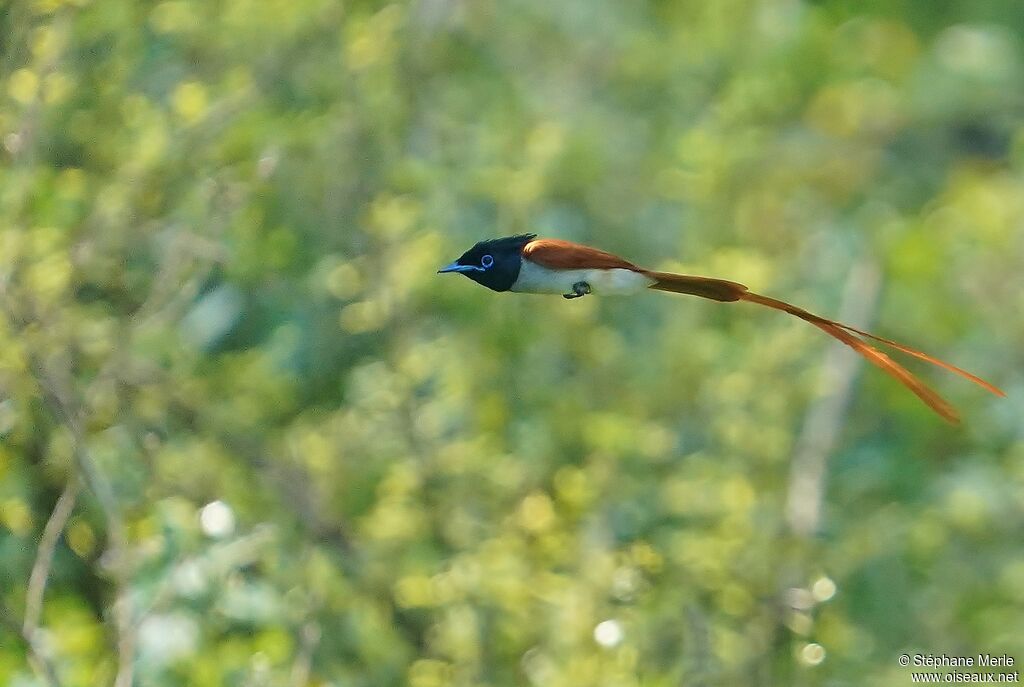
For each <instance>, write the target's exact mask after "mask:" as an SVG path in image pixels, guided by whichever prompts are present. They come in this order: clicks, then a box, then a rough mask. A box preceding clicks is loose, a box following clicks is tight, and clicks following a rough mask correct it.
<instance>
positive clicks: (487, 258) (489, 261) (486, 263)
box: [480, 255, 494, 269]
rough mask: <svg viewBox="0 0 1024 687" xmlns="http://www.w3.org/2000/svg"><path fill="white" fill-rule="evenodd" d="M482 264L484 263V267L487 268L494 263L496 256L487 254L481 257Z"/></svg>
mask: <svg viewBox="0 0 1024 687" xmlns="http://www.w3.org/2000/svg"><path fill="white" fill-rule="evenodd" d="M480 264H481V265H483V268H484V269H487V268H488V267H490V266H491V265H493V264H494V258H493V257H491V256H490V255H485V256H483V257H482V258H480Z"/></svg>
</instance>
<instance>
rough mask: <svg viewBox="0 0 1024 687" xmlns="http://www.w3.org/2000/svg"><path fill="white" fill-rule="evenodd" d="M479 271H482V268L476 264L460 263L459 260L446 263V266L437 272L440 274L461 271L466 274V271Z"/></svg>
mask: <svg viewBox="0 0 1024 687" xmlns="http://www.w3.org/2000/svg"><path fill="white" fill-rule="evenodd" d="M479 271H480V268H479V267H477V266H476V265H460V264H459V263H457V262H453V263H452V264H450V265H445V266H444V267H442V268H441V269H439V270H438V271H437V273H438V274H444V273H445V272H461V273H462V274H465V273H466V272H479Z"/></svg>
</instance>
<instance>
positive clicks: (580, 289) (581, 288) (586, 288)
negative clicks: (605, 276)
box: [562, 281, 590, 299]
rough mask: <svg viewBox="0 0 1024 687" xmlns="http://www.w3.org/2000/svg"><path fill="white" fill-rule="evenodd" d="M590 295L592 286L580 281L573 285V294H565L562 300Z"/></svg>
mask: <svg viewBox="0 0 1024 687" xmlns="http://www.w3.org/2000/svg"><path fill="white" fill-rule="evenodd" d="M588 293H590V284H588V283H587V282H585V281H578V282H576V283H575V284H573V285H572V293H563V294H562V298H565V299H572V298H580V297H581V296H586V295H587V294H588Z"/></svg>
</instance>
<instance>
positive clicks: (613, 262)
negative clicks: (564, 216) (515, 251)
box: [523, 239, 643, 272]
mask: <svg viewBox="0 0 1024 687" xmlns="http://www.w3.org/2000/svg"><path fill="white" fill-rule="evenodd" d="M523 257H524V258H526V259H527V260H530V261H532V262H535V263H537V264H538V265H541V266H543V267H547V268H549V269H555V270H582V269H600V270H611V269H625V270H632V271H633V272H642V271H643V270H641V269H640V268H639V267H637V266H636V265H634V264H633V263H631V262H629V261H628V260H624V259H623V258H620V257H619V256H617V255H613V254H611V253H607V252H605V251H603V250H598V249H597V248H591V247H590V246H582V245H580V244H578V243H572V242H571V241H562V240H561V239H536V240H534V241H530V242H529V243H528V244H526V245H525V246H524V247H523Z"/></svg>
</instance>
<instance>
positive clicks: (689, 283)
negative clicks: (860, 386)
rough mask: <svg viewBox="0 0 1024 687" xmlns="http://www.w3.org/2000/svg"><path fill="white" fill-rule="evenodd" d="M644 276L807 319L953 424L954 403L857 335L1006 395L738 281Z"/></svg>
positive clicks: (664, 286)
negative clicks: (749, 288)
mask: <svg viewBox="0 0 1024 687" xmlns="http://www.w3.org/2000/svg"><path fill="white" fill-rule="evenodd" d="M647 275H648V276H649V277H651V278H652V279H654V280H655V282H654V283H653V284H652V285H651V288H652V289H657V290H659V291H671V292H673V293H685V294H690V295H694V296H700V297H702V298H710V299H712V300H716V301H722V302H733V301H748V302H750V303H757V304H759V305H764V306H767V307H769V308H773V309H775V310H781V311H783V312H786V313H789V314H790V315H795V316H796V317H799V318H800V319H801V320H804V321H805V322H810V323H811V324H813V325H814V326H815V327H817V328H818V329H820V330H822V331H823V332H825V333H826V334H828V335H830V336H832V337H835V338H836V339H839V340H840V341H842V342H843V343H844V344H846V345H847V346H849V347H850V348H852V349H853V350H855V351H857V352H858V353H860V354H861V355H862V356H864V357H865V358H867V359H868V361H869V362H871V363H872V364H873V365H876V366H877V367H879V368H881V369H882V370H883V371H884V372H886V373H888V374H890V375H892V376H893V377H895V378H896V379H898V380H899V381H900V382H902V383H903V385H904V386H906V387H907V388H908V389H910V390H911V391H912V392H914V393H915V394H916V395H917V396H918V398H920V399H921V400H922V401H924V402H925V403H926V404H927V405H928V407H930V408H931V409H932V410H934V411H935V412H936V413H938V414H939V415H940V416H942V417H943V418H944V419H945V420H946V421H948V422H951V423H956V422H959V419H960V418H959V416H958V415H957V412H956V410H955V409H954V408H953V406H951V405H950V404H949V403H948V402H947V401H946V400H945V399H943V398H942V397H941V396H939V395H938V394H937V393H935V392H934V391H932V390H931V389H930V388H928V386H926V385H925V384H924V382H922V381H921V380H919V379H918V378H917V377H915V376H914V375H912V374H911V373H910V372H908V371H907V370H906V369H905V368H904V367H903V366H902V365H900V364H899V363H897V362H896V361H894V360H893V359H892V358H890V357H889V356H887V355H886V354H885V353H882V352H881V351H879V350H878V349H877V348H875V347H874V346H871V345H869V344H868V343H867V342H865V341H864V340H862V339H861V338H860V337H865V338H868V339H871V340H872V341H877V342H879V343H883V344H885V345H887V346H891V347H893V348H895V349H896V350H898V351H902V352H903V353H906V354H908V355H912V356H914V357H915V358H919V359H921V360H924V361H926V362H929V363H931V364H932V365H937V366H939V367H941V368H943V369H945V370H948V371H949V372H953V373H955V374H958V375H960V376H961V377H963V378H965V379H968V380H970V381H972V382H974V383H975V384H977V385H978V386H980V387H982V388H983V389H985V390H987V391H990V392H992V393H993V394H996V395H998V396H1005V395H1006V394H1005V393H1003V391H1002V390H1001V389H999V388H998V387H996V386H994V385H992V384H989V383H988V382H986V381H985V380H984V379H981V378H980V377H977V376H975V375H973V374H971V373H970V372H967V371H966V370H962V369H960V368H959V367H957V366H955V365H951V364H949V363H947V362H945V361H943V360H939V359H938V358H933V357H932V356H930V355H928V354H926V353H922V352H921V351H918V350H916V349H913V348H910V347H909V346H904V345H903V344H900V343H897V342H895V341H891V340H889V339H884V338H882V337H880V336H875V335H874V334H870V333H868V332H865V331H862V330H860V329H857V328H856V327H851V326H849V325H846V324H843V323H841V322H836V321H835V320H829V319H826V318H824V317H819V316H818V315H815V314H813V313H811V312H808V311H806V310H804V309H803V308H798V307H797V306H795V305H791V304H789V303H786V302H784V301H780V300H777V299H775V298H769V297H768V296H762V295H760V294H756V293H753V292H751V291H748V290H747V287H745V286H744V285H743V284H738V283H736V282H733V281H725V280H723V279H711V278H708V277H691V276H686V275H682V274H672V273H671V272H648V273H647Z"/></svg>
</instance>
